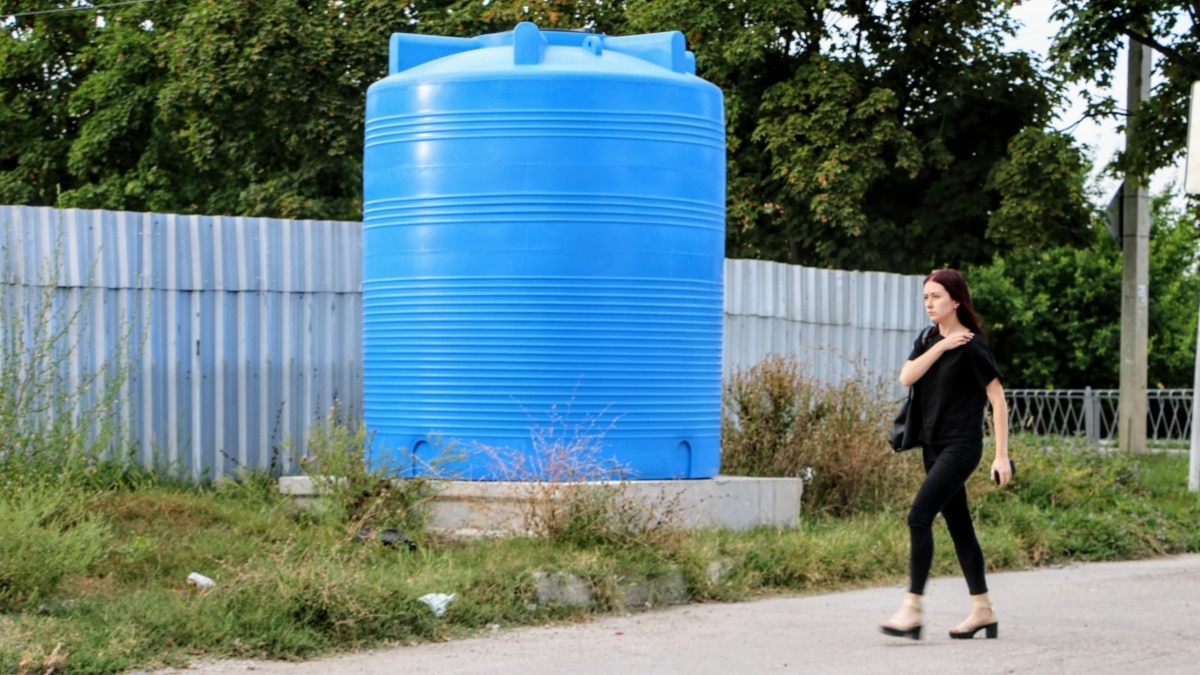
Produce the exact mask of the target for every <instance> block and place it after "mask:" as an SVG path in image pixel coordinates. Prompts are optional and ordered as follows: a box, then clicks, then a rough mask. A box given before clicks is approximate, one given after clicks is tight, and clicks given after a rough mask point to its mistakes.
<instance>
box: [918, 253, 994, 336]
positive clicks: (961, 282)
mask: <svg viewBox="0 0 1200 675" xmlns="http://www.w3.org/2000/svg"><path fill="white" fill-rule="evenodd" d="M925 281H927V282H928V281H933V282H936V283H939V284H941V285H942V288H945V289H946V292H947V293H949V294H950V298H951V299H952V300H954V301H955V302H957V303H958V311H957V312H956V314H958V320H959V321H960V322H961V323H962V325H964V326H966V327H967V328H968V329H970V331H971V332H972V333H974V334H976V335H978V336H980V337H983V329H982V328H980V326H979V315H978V314H976V313H975V307H974V306H973V305H972V304H971V291H970V290H969V289H968V288H967V280H966V279H965V278H963V275H962V273H961V272H959V271H958V270H956V269H951V268H949V267H947V268H945V269H940V270H934V271H932V272H930V273H929V276H927V277H925Z"/></svg>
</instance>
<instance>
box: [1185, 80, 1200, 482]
mask: <svg viewBox="0 0 1200 675" xmlns="http://www.w3.org/2000/svg"><path fill="white" fill-rule="evenodd" d="M1183 191H1184V192H1185V193H1187V194H1189V195H1200V82H1193V83H1192V100H1191V104H1190V105H1189V107H1188V142H1187V171H1186V172H1185V173H1184V179H1183ZM1188 490H1190V491H1191V492H1200V321H1198V322H1197V324H1196V366H1195V373H1194V375H1193V379H1192V451H1191V457H1190V459H1189V460H1188Z"/></svg>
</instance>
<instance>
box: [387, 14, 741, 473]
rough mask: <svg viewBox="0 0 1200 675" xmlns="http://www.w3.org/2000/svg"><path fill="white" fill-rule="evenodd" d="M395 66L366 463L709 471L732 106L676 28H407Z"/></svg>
mask: <svg viewBox="0 0 1200 675" xmlns="http://www.w3.org/2000/svg"><path fill="white" fill-rule="evenodd" d="M389 66H390V67H389V73H390V74H389V76H388V77H387V78H385V79H383V80H380V81H379V82H376V83H374V84H373V85H372V86H371V87H370V89H369V90H368V92H367V111H366V148H365V156H364V169H363V192H364V205H363V211H364V221H365V223H364V228H365V229H364V236H363V342H364V344H363V347H364V354H363V380H364V382H363V384H364V392H363V393H364V414H365V420H366V423H367V425H368V428H370V429H372V430H373V431H374V433H375V436H374V446H373V452H371V453H369V457H370V458H371V463H372V464H374V465H376V466H380V465H384V464H387V465H389V466H395V464H396V462H397V460H398V459H401V458H404V461H406V462H407V461H409V459H408V458H409V457H410V455H411V458H412V464H411V465H405V471H408V472H411V473H413V474H423V473H425V472H426V471H427V470H428V467H427V466H426V465H425V464H426V463H427V462H429V461H430V460H432V459H434V458H435V457H436V456H437V455H439V454H441V453H442V452H443V450H444V449H445V447H446V446H453V447H452V449H451V453H452V454H460V455H462V457H461V458H460V459H459V460H458V461H457V462H454V463H452V464H449V465H444V466H441V467H440V468H441V469H442V470H449V471H451V472H452V473H453V474H454V475H456V476H458V477H461V478H468V479H497V478H512V477H517V478H521V477H533V476H532V475H530V474H529V473H527V472H528V470H529V469H530V468H531V467H532V468H533V470H534V471H537V470H538V467H539V462H540V461H543V460H544V459H545V456H546V455H549V454H558V453H559V452H561V451H562V450H564V449H565V450H567V451H569V452H577V451H578V452H580V453H584V454H586V455H587V456H588V457H589V458H590V459H589V461H590V462H592V466H595V465H596V463H595V462H594V461H593V460H595V459H603V460H612V461H615V463H616V464H617V465H619V466H620V468H621V470H620V471H617V472H610V473H617V474H619V475H622V476H624V477H627V478H632V479H659V478H707V477H712V476H714V475H716V474H717V471H718V468H719V465H720V420H721V330H722V319H723V292H724V290H723V289H724V286H723V277H722V267H723V262H724V253H725V130H724V110H723V106H724V103H723V97H722V94H721V91H720V90H719V89H718V88H717V87H715V86H713V85H712V84H711V83H708V82H705V81H704V80H701V79H699V78H698V77H696V76H695V59H694V57H693V55H692V54H691V53H690V52H688V51H686V49H685V44H684V38H683V35H682V34H681V33H678V32H672V33H659V34H651V35H638V36H629V37H612V36H606V35H595V34H588V33H579V32H566V31H562V32H559V31H541V30H539V29H538V28H537V26H535V25H533V24H531V23H522V24H520V25H518V26H517V27H516V28H515V29H514V30H513V31H510V32H506V33H497V34H491V35H482V36H479V37H476V38H471V39H467V38H448V37H430V36H422V35H411V34H396V35H393V36H392V39H391V45H390V64H389ZM516 457H521V458H523V459H522V460H521V461H519V462H517V464H518V465H521V463H522V462H524V463H525V465H524V467H523V468H521V467H519V466H513V465H512V461H513V459H514V458H516ZM514 469H516V470H514ZM589 470H590V469H589ZM549 477H554V476H549ZM576 477H578V476H576ZM586 477H589V478H590V477H598V476H592V475H588V476H586Z"/></svg>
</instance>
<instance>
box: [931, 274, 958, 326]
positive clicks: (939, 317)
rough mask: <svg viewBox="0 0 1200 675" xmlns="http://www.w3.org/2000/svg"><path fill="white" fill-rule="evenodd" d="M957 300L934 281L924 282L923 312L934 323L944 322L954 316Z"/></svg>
mask: <svg viewBox="0 0 1200 675" xmlns="http://www.w3.org/2000/svg"><path fill="white" fill-rule="evenodd" d="M957 309H958V302H957V301H955V300H954V299H952V298H951V297H950V294H949V293H947V292H946V287H945V286H943V285H941V284H939V283H938V282H936V281H926V282H925V312H926V313H927V314H929V318H930V319H933V322H934V323H945V322H946V321H947V320H948V319H950V318H951V317H953V316H954V314H955V311H956V310H957Z"/></svg>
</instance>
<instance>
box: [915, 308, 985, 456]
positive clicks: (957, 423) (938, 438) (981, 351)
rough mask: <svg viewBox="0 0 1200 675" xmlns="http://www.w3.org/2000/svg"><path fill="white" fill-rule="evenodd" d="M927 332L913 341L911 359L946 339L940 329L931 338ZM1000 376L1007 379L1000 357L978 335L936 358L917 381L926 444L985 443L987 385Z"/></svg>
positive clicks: (916, 397) (923, 442)
mask: <svg viewBox="0 0 1200 675" xmlns="http://www.w3.org/2000/svg"><path fill="white" fill-rule="evenodd" d="M924 335H925V331H922V332H921V337H918V338H917V341H916V342H915V343H914V344H913V351H912V354H910V355H909V357H908V359H909V360H910V361H911V360H913V359H915V358H917V357H919V356H921V355H922V354H924V353H925V351H926V350H927V349H929V348H930V347H932V346H933V345H934V344H936V343H937V342H938V341H940V340H941V339H942V336H941V334H938V333H936V332H935V334H934V335H933V337H932V338H930V339H929V340H928V341H926V340H925V339H924ZM996 378H1001V379H1003V376H1002V375H1001V374H1000V369H999V368H997V367H996V359H995V357H993V356H992V350H990V349H988V346H987V344H986V343H985V342H984V341H983V338H981V337H979V336H978V335H976V336H975V337H973V338H971V341H970V342H968V343H967V344H965V345H963V346H961V347H959V348H957V349H951V350H950V351H948V352H946V353H944V354H942V355H941V356H940V357H939V358H938V360H937V361H934V362H933V365H932V366H930V367H929V370H927V371H925V374H924V375H922V376H921V379H919V380H917V381H916V382H915V383H913V399H914V400H915V401H918V402H919V404H920V414H921V436H920V438H921V442H922V444H924V445H937V446H944V445H950V444H953V443H979V442H981V441H982V440H983V411H984V408H985V407H986V406H987V402H988V400H987V386H988V383H990V382H991V381H992V380H994V379H996Z"/></svg>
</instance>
